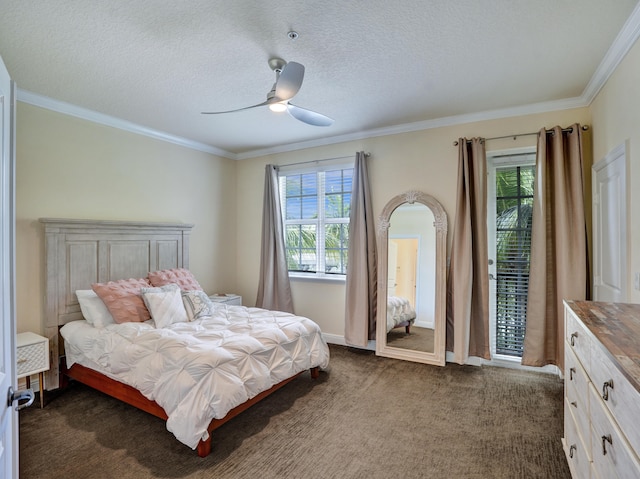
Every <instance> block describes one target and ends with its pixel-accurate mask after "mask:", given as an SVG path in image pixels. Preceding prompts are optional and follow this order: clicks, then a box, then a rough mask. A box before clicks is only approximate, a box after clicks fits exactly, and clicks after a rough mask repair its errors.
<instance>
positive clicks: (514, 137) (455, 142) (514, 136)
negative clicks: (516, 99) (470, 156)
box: [453, 125, 589, 146]
mask: <svg viewBox="0 0 640 479" xmlns="http://www.w3.org/2000/svg"><path fill="white" fill-rule="evenodd" d="M588 129H589V125H582V131H587V130H588ZM562 131H564V132H571V131H573V128H571V127H569V128H563V129H562ZM546 132H547V133H553V130H546ZM537 134H538V132H537V131H533V132H531V133H517V134H515V135H505V136H494V137H492V138H484V141H489V140H502V139H504V138H513V139H514V140H515V139H516V138H517V137H519V136H531V135H537ZM469 141H470V140H467V142H469ZM453 146H458V141H457V140H456V141H454V142H453Z"/></svg>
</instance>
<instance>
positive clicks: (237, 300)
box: [209, 294, 242, 306]
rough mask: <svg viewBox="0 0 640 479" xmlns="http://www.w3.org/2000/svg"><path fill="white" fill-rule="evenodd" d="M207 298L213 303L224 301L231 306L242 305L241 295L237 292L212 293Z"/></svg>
mask: <svg viewBox="0 0 640 479" xmlns="http://www.w3.org/2000/svg"><path fill="white" fill-rule="evenodd" d="M209 299H210V300H211V301H213V302H214V303H225V304H228V305H233V306H242V296H239V295H237V294H212V295H211V296H209Z"/></svg>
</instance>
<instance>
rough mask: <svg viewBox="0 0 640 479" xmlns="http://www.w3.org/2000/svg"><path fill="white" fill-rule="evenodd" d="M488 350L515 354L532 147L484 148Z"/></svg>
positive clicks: (523, 300) (525, 275)
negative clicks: (510, 149) (503, 150)
mask: <svg viewBox="0 0 640 479" xmlns="http://www.w3.org/2000/svg"><path fill="white" fill-rule="evenodd" d="M487 156H488V165H489V169H488V173H489V184H488V189H489V194H488V200H489V201H488V203H487V206H488V208H489V211H488V213H489V214H488V221H487V226H488V235H489V260H490V261H489V273H490V276H489V277H490V279H491V280H492V281H491V282H490V283H491V287H490V316H491V323H492V324H491V338H492V344H491V351H492V356H493V357H494V358H500V359H513V360H518V361H519V360H520V358H521V357H522V353H523V347H524V333H525V328H526V312H527V292H528V289H529V263H530V255H531V225H532V214H533V188H534V178H535V150H529V149H527V150H525V151H518V152H509V153H503V154H495V155H492V154H491V153H488V155H487Z"/></svg>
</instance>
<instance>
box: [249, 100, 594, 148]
mask: <svg viewBox="0 0 640 479" xmlns="http://www.w3.org/2000/svg"><path fill="white" fill-rule="evenodd" d="M585 106H588V103H587V102H586V101H585V100H584V99H583V98H582V97H575V98H566V99H564V100H557V101H547V102H541V103H534V104H530V105H521V106H517V107H512V108H502V109H497V110H488V111H482V112H477V113H469V114H464V115H455V116H447V117H442V118H436V119H433V120H425V121H417V122H414V123H405V124H402V125H394V126H390V127H384V128H376V129H372V130H366V131H361V132H358V133H350V134H346V135H338V136H332V137H327V138H320V139H317V140H309V141H302V142H299V143H289V144H287V145H281V146H274V147H271V148H262V149H258V150H251V151H246V152H244V153H238V155H237V159H238V160H246V159H249V158H256V157H258V156H266V155H275V154H278V153H285V152H288V151H295V150H302V149H306V148H314V147H318V146H327V145H333V144H336V143H345V142H348V141H357V140H365V139H367V138H375V137H379V136H387V135H397V134H401V133H411V132H414V131H421V130H430V129H433V128H441V127H445V126H453V125H462V124H465V123H473V122H477V121H486V120H499V119H502V118H509V117H514V116H523V115H533V114H536V113H546V112H549V111H559V110H570V109H572V108H582V107H585Z"/></svg>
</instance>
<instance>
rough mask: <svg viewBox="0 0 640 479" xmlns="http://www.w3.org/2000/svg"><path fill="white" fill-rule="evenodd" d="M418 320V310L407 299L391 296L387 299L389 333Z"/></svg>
mask: <svg viewBox="0 0 640 479" xmlns="http://www.w3.org/2000/svg"><path fill="white" fill-rule="evenodd" d="M415 319H416V310H415V309H413V306H411V303H410V302H409V300H408V299H406V298H401V297H400V296H389V297H388V298H387V332H389V331H391V330H392V329H393V328H396V327H398V326H400V325H404V323H406V322H408V323H409V324H413V322H414V321H415Z"/></svg>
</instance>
